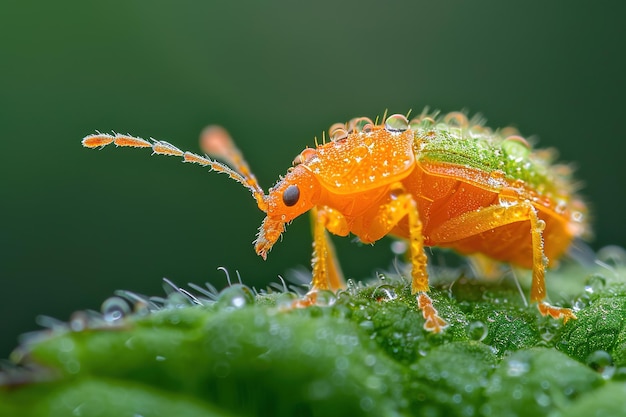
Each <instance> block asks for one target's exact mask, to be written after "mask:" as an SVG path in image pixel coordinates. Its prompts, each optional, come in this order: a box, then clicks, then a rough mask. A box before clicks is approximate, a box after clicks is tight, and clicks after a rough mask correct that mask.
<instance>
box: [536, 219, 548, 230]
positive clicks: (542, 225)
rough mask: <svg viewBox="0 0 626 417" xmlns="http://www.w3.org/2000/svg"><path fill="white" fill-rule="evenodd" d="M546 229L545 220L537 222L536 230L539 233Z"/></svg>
mask: <svg viewBox="0 0 626 417" xmlns="http://www.w3.org/2000/svg"><path fill="white" fill-rule="evenodd" d="M545 228H546V222H545V221H544V220H541V219H539V220H537V227H536V230H537V231H538V232H542V231H543V230H544V229H545Z"/></svg>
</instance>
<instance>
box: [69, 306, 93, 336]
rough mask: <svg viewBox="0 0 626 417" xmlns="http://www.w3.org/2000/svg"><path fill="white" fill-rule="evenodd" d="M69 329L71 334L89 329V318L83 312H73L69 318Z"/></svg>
mask: <svg viewBox="0 0 626 417" xmlns="http://www.w3.org/2000/svg"><path fill="white" fill-rule="evenodd" d="M69 324H70V329H72V331H73V332H80V331H83V330H85V329H86V328H88V327H89V317H88V316H87V313H85V312H84V311H75V312H74V313H72V315H71V316H70V323H69Z"/></svg>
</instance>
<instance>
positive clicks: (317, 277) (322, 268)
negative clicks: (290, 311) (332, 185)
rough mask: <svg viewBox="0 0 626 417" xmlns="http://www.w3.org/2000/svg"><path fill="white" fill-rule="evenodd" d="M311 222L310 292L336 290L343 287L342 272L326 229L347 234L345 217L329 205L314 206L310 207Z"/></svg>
mask: <svg viewBox="0 0 626 417" xmlns="http://www.w3.org/2000/svg"><path fill="white" fill-rule="evenodd" d="M311 223H312V226H313V256H312V259H311V266H312V268H313V280H312V282H311V292H315V291H318V290H331V291H336V290H338V289H340V288H344V287H345V280H344V278H343V273H342V272H341V267H340V266H339V261H338V260H337V255H336V254H335V246H334V245H333V242H332V241H331V240H330V236H329V235H328V232H327V230H329V231H330V232H331V233H333V234H336V235H339V236H346V235H348V233H349V231H350V230H349V228H348V224H347V223H346V219H345V217H344V216H343V214H341V213H339V212H338V211H337V210H334V209H332V208H330V207H319V208H318V207H314V208H313V209H311Z"/></svg>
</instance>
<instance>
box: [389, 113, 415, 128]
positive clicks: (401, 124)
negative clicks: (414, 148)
mask: <svg viewBox="0 0 626 417" xmlns="http://www.w3.org/2000/svg"><path fill="white" fill-rule="evenodd" d="M385 129H386V130H387V131H388V132H404V131H405V130H408V129H409V121H408V119H407V118H406V116H404V115H402V114H392V115H391V116H389V117H387V120H385Z"/></svg>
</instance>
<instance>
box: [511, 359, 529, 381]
mask: <svg viewBox="0 0 626 417" xmlns="http://www.w3.org/2000/svg"><path fill="white" fill-rule="evenodd" d="M529 370H530V365H529V364H528V362H522V361H519V360H511V361H509V363H508V364H507V368H506V373H507V375H509V376H511V377H519V376H522V375H524V374H526V373H527V372H528V371H529Z"/></svg>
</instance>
